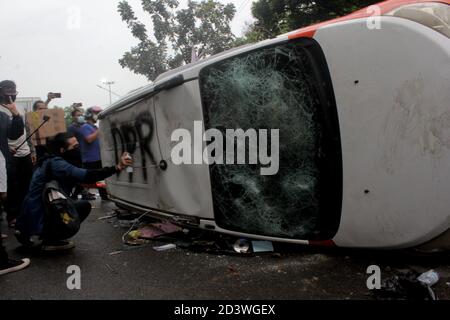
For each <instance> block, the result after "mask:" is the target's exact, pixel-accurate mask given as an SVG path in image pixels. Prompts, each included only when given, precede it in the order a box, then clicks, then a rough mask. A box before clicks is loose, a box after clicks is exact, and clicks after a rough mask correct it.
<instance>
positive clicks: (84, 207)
mask: <svg viewBox="0 0 450 320" xmlns="http://www.w3.org/2000/svg"><path fill="white" fill-rule="evenodd" d="M75 208H76V209H77V212H78V216H79V217H80V221H81V222H83V221H84V220H86V219H87V217H89V215H90V214H91V211H92V205H91V204H90V202H89V201H86V200H77V201H75Z"/></svg>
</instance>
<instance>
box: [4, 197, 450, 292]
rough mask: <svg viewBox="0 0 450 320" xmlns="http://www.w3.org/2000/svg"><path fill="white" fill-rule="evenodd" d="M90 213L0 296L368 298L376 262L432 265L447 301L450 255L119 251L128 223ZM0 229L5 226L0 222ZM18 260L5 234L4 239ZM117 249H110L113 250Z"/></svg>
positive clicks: (7, 280) (8, 280) (400, 266)
mask: <svg viewBox="0 0 450 320" xmlns="http://www.w3.org/2000/svg"><path fill="white" fill-rule="evenodd" d="M96 206H97V208H96V209H94V211H93V213H92V215H91V216H90V217H89V218H88V220H87V221H86V222H85V223H84V225H83V227H82V230H81V232H80V233H79V234H78V235H77V236H76V238H75V239H74V240H75V242H76V244H77V247H76V249H74V250H73V251H69V252H66V253H63V254H61V253H59V254H33V255H32V256H31V259H32V264H31V266H30V267H29V268H28V269H26V270H24V271H21V272H18V273H15V274H10V275H7V276H3V277H0V299H2V300H3V299H22V300H23V299H25V300H30V299H64V300H71V299H108V300H109V299H120V300H126V299H177V300H178V299H194V300H197V299H235V300H246V299H289V300H291V299H365V300H366V299H373V296H372V295H371V293H370V291H369V290H368V289H367V286H366V280H367V277H368V275H367V274H366V270H367V267H368V266H370V265H374V264H375V265H378V266H380V268H381V270H382V277H388V276H390V275H392V274H394V273H396V272H398V271H399V270H406V269H411V268H413V269H415V270H416V271H419V272H424V271H427V270H429V269H432V268H433V269H435V270H437V271H438V272H439V274H440V277H441V278H440V281H439V282H438V284H437V285H435V286H434V287H433V289H434V290H435V292H436V293H437V294H438V296H439V298H440V299H450V286H449V284H448V283H449V282H450V266H449V261H450V259H449V257H450V256H449V255H446V256H441V257H438V258H429V257H413V256H411V255H409V254H405V253H399V252H390V253H388V252H374V251H349V250H331V251H322V252H320V251H317V250H316V249H310V248H305V247H299V246H286V245H282V246H277V251H278V252H279V254H277V255H273V254H260V255H255V256H239V255H228V254H211V253H206V252H192V251H190V250H187V249H179V248H177V249H174V250H171V251H166V252H156V251H154V250H153V246H155V245H159V244H161V243H159V242H152V243H150V245H147V246H145V247H137V248H131V249H130V248H126V249H128V250H126V251H123V249H124V247H123V245H122V240H121V237H122V234H123V233H124V232H125V231H126V229H123V228H121V227H120V226H117V223H116V222H114V221H112V220H98V218H100V217H103V216H105V215H107V214H108V213H111V211H112V209H113V208H114V206H113V204H111V203H106V204H103V205H102V204H100V203H96ZM2 230H3V231H4V232H5V230H6V229H5V227H4V226H3V228H2ZM5 242H6V245H7V248H8V251H9V252H10V254H11V255H12V256H14V257H16V258H19V257H24V255H22V254H20V251H19V252H17V250H15V248H16V247H17V243H16V241H15V239H14V238H13V236H12V234H10V236H9V238H8V239H7V240H6V241H5ZM117 251H123V252H122V253H119V254H115V255H111V253H113V252H117ZM71 265H77V266H79V267H80V269H81V286H82V287H81V290H73V291H71V290H69V289H68V288H67V285H66V281H67V278H68V277H69V275H68V274H67V273H66V271H67V268H68V267H69V266H71Z"/></svg>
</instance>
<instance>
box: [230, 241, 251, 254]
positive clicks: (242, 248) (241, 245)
mask: <svg viewBox="0 0 450 320" xmlns="http://www.w3.org/2000/svg"><path fill="white" fill-rule="evenodd" d="M233 248H234V251H236V252H237V253H247V252H249V250H250V241H248V240H247V239H239V240H237V241H236V243H235V244H234V246H233Z"/></svg>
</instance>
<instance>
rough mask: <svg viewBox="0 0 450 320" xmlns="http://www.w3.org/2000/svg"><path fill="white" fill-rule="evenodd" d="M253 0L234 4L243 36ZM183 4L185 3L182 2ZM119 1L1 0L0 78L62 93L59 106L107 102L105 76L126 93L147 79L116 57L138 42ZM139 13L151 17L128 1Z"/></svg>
mask: <svg viewBox="0 0 450 320" xmlns="http://www.w3.org/2000/svg"><path fill="white" fill-rule="evenodd" d="M252 1H254V0H221V2H224V3H227V2H232V3H234V4H235V6H236V8H237V9H238V10H239V11H238V12H237V14H236V18H235V20H234V21H233V25H232V28H233V32H234V33H235V34H236V35H241V34H242V31H243V30H244V28H245V25H246V23H248V22H251V21H252V17H251V12H250V10H251V2H252ZM180 2H181V3H185V2H186V1H184V0H181V1H180ZM118 3H119V0H91V1H89V0H38V1H30V0H15V1H4V0H0V12H2V18H1V19H0V27H1V30H2V32H1V33H2V37H1V42H0V78H1V79H2V80H3V79H11V80H15V81H16V82H17V85H18V91H19V96H21V97H41V98H45V97H46V95H47V92H61V93H62V94H63V98H62V99H58V100H55V102H54V104H55V105H58V106H68V105H71V104H72V103H73V102H82V103H83V104H84V106H86V107H89V106H93V105H100V106H102V107H105V106H107V105H108V104H109V95H108V92H106V91H103V90H101V89H99V88H98V87H97V85H98V84H100V80H101V79H104V78H107V79H109V80H113V81H115V82H116V84H115V85H114V86H113V91H114V92H116V93H118V94H121V95H122V94H126V93H127V92H129V91H131V90H133V89H135V88H137V87H140V86H142V85H145V84H147V83H148V81H147V80H146V78H145V77H143V76H138V75H135V74H133V73H132V72H131V71H129V70H128V69H122V67H121V66H120V65H119V63H118V60H119V59H120V58H121V57H122V55H123V53H124V52H125V51H127V50H129V49H130V48H131V47H132V46H133V45H136V44H137V40H136V39H134V38H133V37H132V35H131V33H130V32H129V30H128V29H127V27H126V24H125V23H124V22H122V20H121V18H120V15H119V13H118V12H117V4H118ZM129 3H130V4H131V5H132V6H133V8H134V9H135V11H136V13H137V14H138V16H140V17H142V18H147V19H148V17H149V16H148V15H145V14H144V13H143V12H142V9H141V5H140V3H141V1H140V0H129Z"/></svg>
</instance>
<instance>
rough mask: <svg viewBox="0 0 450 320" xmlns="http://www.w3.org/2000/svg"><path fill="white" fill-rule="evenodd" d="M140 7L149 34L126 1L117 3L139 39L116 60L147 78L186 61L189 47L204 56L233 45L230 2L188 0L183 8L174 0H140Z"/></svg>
mask: <svg viewBox="0 0 450 320" xmlns="http://www.w3.org/2000/svg"><path fill="white" fill-rule="evenodd" d="M142 7H143V9H144V11H145V12H146V13H148V14H149V15H150V23H149V25H151V26H152V30H153V33H152V34H151V35H150V33H149V31H148V30H147V27H146V25H145V24H144V23H142V22H141V21H139V20H138V18H137V17H136V15H135V12H134V11H133V8H132V7H131V6H130V4H129V3H128V2H127V1H122V2H120V3H119V5H118V11H119V13H120V15H121V17H122V20H123V21H124V22H126V23H127V25H128V28H129V29H130V30H131V33H132V34H133V36H134V37H135V38H137V39H138V40H139V44H138V45H137V46H135V47H133V48H131V50H130V51H128V52H126V53H125V54H124V56H123V57H122V59H120V60H119V63H120V65H121V66H122V67H123V68H128V69H130V70H131V71H133V72H134V73H137V74H142V75H145V76H146V77H147V78H148V79H149V80H154V79H155V78H156V77H157V76H158V75H160V74H161V73H163V72H165V71H167V70H170V69H173V68H176V67H179V66H182V65H183V64H187V63H190V62H191V59H192V52H193V50H195V51H196V52H197V54H198V55H199V56H200V57H205V56H208V55H212V54H216V53H219V52H222V51H224V50H226V49H228V48H230V47H231V46H232V44H233V41H234V35H233V33H232V32H231V28H230V23H231V21H232V20H233V18H234V15H235V13H236V9H235V7H234V5H233V4H226V5H224V4H222V3H220V2H219V1H214V0H205V1H193V0H189V1H188V3H187V7H186V8H181V7H180V6H179V2H178V1H177V0H142Z"/></svg>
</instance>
